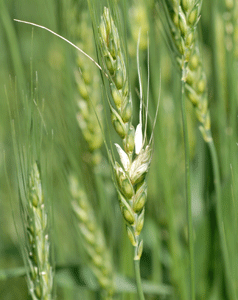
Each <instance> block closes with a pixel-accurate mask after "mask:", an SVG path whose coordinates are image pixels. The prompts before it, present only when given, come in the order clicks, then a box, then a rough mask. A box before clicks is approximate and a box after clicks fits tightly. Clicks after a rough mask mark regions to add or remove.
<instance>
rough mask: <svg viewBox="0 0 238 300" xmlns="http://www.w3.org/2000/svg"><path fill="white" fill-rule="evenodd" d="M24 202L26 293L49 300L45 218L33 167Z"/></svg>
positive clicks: (37, 299)
mask: <svg viewBox="0 0 238 300" xmlns="http://www.w3.org/2000/svg"><path fill="white" fill-rule="evenodd" d="M28 186H29V191H28V199H27V202H26V203H25V201H22V203H21V204H22V207H23V212H24V214H23V215H24V226H25V232H26V249H25V250H26V253H25V257H26V263H27V265H28V267H29V272H28V276H27V281H28V286H29V292H30V295H31V297H32V299H33V300H50V299H53V268H52V265H51V263H50V256H51V254H50V248H51V246H50V242H49V232H48V223H49V219H48V214H47V210H46V207H45V201H44V196H43V191H42V186H41V179H40V173H39V170H38V167H37V164H36V163H34V164H33V166H32V170H31V174H30V177H29V182H28Z"/></svg>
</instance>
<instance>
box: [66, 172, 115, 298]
mask: <svg viewBox="0 0 238 300" xmlns="http://www.w3.org/2000/svg"><path fill="white" fill-rule="evenodd" d="M70 191H71V196H72V202H71V203H72V208H73V211H74V214H75V217H76V218H75V220H76V224H77V227H78V229H79V232H80V234H81V236H82V239H83V242H84V243H83V244H84V248H85V251H86V253H87V255H88V257H89V260H90V266H91V269H92V271H93V273H94V275H95V277H96V278H97V280H98V283H99V285H100V287H101V289H102V291H103V295H104V296H105V299H108V300H109V299H111V297H112V295H113V294H114V276H113V267H112V261H111V257H110V254H109V251H108V248H107V245H106V242H105V238H104V234H103V231H102V230H101V228H100V226H99V225H98V222H97V220H96V217H95V212H94V210H93V207H92V206H91V204H90V202H89V200H88V197H87V194H86V193H85V191H84V190H83V189H82V188H81V187H80V184H79V182H78V180H77V178H76V177H75V176H71V177H70Z"/></svg>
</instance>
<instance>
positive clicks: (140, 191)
mask: <svg viewBox="0 0 238 300" xmlns="http://www.w3.org/2000/svg"><path fill="white" fill-rule="evenodd" d="M99 39H100V47H101V54H102V59H103V63H104V67H105V72H106V74H107V77H108V80H109V84H110V92H111V96H112V99H113V102H114V103H113V104H111V102H109V105H110V109H111V119H112V124H113V126H114V128H115V130H116V132H117V133H118V135H119V136H120V138H121V139H122V142H123V149H122V147H121V146H119V145H118V144H115V145H116V148H117V151H118V154H119V157H120V163H118V162H117V161H115V160H114V158H112V164H113V167H114V170H115V179H116V180H115V184H116V188H117V191H118V196H119V204H120V208H121V212H122V215H123V217H124V219H125V221H126V223H127V232H128V236H129V239H130V241H131V243H132V245H133V246H134V250H135V251H134V260H139V259H140V257H141V254H142V249H143V243H142V242H143V241H142V240H140V239H139V236H140V233H141V230H142V228H143V224H144V213H145V202H146V199H147V183H146V181H145V176H146V174H147V172H148V170H149V166H150V162H151V156H152V150H151V140H150V142H149V143H146V136H145V134H144V133H143V129H142V125H143V124H142V99H140V100H141V103H140V116H139V124H138V125H137V127H136V130H135V128H134V126H133V125H132V112H133V110H132V100H131V95H130V92H129V90H128V86H129V84H128V72H127V69H126V62H125V59H124V54H123V50H122V45H121V40H120V36H119V32H118V29H117V27H116V25H115V23H114V20H113V18H112V15H111V12H110V10H109V9H108V8H106V7H104V12H103V15H102V16H101V23H100V26H99Z"/></svg>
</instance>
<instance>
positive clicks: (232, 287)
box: [208, 139, 237, 299]
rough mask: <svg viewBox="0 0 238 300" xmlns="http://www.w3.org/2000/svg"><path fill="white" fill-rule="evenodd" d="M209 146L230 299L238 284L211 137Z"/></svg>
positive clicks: (217, 164) (214, 149)
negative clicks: (227, 234) (232, 262)
mask: <svg viewBox="0 0 238 300" xmlns="http://www.w3.org/2000/svg"><path fill="white" fill-rule="evenodd" d="M208 146H209V150H210V153H211V158H212V165H213V175H214V184H215V190H216V215H217V224H218V231H219V236H220V241H221V248H222V253H223V259H224V266H225V272H226V278H227V284H228V286H229V294H230V299H237V295H236V285H235V282H234V279H233V277H232V274H231V267H230V260H229V252H228V247H227V241H226V234H225V228H224V221H223V214H222V193H221V179H220V171H219V163H218V158H217V152H216V148H215V145H214V142H213V139H211V140H210V141H209V143H208Z"/></svg>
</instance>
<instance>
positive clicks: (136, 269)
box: [134, 249, 145, 300]
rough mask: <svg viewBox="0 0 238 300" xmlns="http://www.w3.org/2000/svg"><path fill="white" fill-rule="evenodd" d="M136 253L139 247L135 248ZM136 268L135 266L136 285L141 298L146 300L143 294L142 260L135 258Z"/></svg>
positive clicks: (140, 299)
mask: <svg viewBox="0 0 238 300" xmlns="http://www.w3.org/2000/svg"><path fill="white" fill-rule="evenodd" d="M135 253H137V249H135ZM134 268H135V276H136V286H137V292H138V296H139V300H145V297H144V294H143V289H142V283H141V276H140V261H139V260H134Z"/></svg>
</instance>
